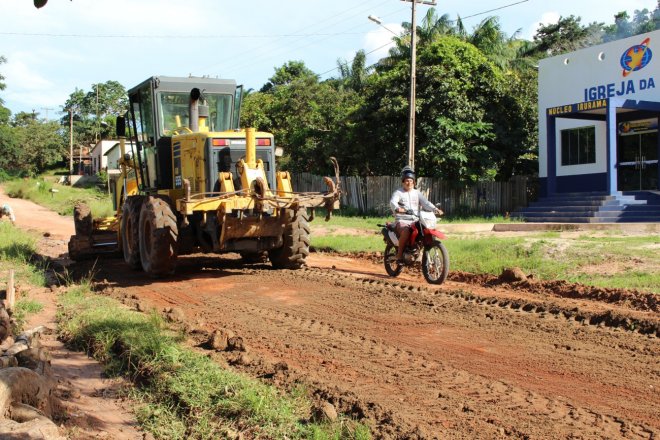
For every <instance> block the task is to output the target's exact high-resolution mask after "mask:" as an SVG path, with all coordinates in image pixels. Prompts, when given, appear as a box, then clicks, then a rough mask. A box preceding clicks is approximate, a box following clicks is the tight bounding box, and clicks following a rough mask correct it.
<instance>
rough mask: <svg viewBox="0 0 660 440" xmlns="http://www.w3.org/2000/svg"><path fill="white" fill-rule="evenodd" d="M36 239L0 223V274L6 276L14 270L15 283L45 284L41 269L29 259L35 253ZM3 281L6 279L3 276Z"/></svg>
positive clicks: (7, 224) (9, 224)
mask: <svg viewBox="0 0 660 440" xmlns="http://www.w3.org/2000/svg"><path fill="white" fill-rule="evenodd" d="M36 243H37V238H36V236H35V235H33V234H30V233H28V232H25V231H22V230H21V229H18V228H16V227H14V226H12V225H11V223H9V222H5V221H2V222H0V272H2V273H3V274H6V273H8V272H9V270H10V269H13V270H14V277H15V280H16V282H19V283H23V282H24V283H26V284H29V285H33V286H43V285H45V284H46V278H45V276H44V272H43V269H44V268H43V267H41V266H39V265H38V264H36V263H33V262H32V260H31V257H32V255H33V254H34V253H36V249H37V244H36ZM2 279H3V280H6V279H7V277H5V276H3V277H2Z"/></svg>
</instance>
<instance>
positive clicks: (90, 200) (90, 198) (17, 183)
mask: <svg viewBox="0 0 660 440" xmlns="http://www.w3.org/2000/svg"><path fill="white" fill-rule="evenodd" d="M4 188H5V192H6V193H7V194H8V195H9V196H10V197H17V198H21V199H28V200H31V201H33V202H34V203H37V204H39V205H41V206H45V207H46V208H48V209H51V210H53V211H55V212H57V213H58V214H60V215H72V214H73V207H74V206H75V204H76V203H78V202H84V203H86V204H87V205H88V206H89V207H90V209H91V210H92V215H93V216H94V217H95V218H96V217H109V216H112V215H113V214H114V210H113V209H112V201H111V200H110V197H109V196H108V194H106V193H104V192H101V191H99V190H97V189H96V188H75V187H71V186H68V185H60V184H59V183H53V182H51V181H49V180H47V179H19V180H10V181H8V182H6V183H4Z"/></svg>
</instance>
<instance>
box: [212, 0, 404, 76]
mask: <svg viewBox="0 0 660 440" xmlns="http://www.w3.org/2000/svg"><path fill="white" fill-rule="evenodd" d="M390 1H391V0H384V1H379V2H378V4H376V5H373V6H372V5H369V4H365V3H359V4H358V5H356V6H354V7H352V8H350V9H346V10H343V11H342V12H340V13H338V14H335V15H333V16H331V17H328V18H325V19H323V20H321V21H317V22H314V23H311V24H309V25H308V26H306V27H304V28H302V29H301V31H302V30H305V29H308V28H310V27H314V28H316V29H318V30H325V29H329V28H334V27H336V26H337V25H338V24H341V23H344V22H346V21H347V19H350V18H355V17H359V16H361V15H362V14H364V13H365V11H367V10H370V9H371V8H373V7H377V6H380V5H383V4H385V3H389V2H390ZM372 3H374V2H373V1H372ZM355 10H357V12H353V11H355ZM349 13H350V15H349V16H348V17H347V18H344V17H342V16H345V15H347V14H349ZM319 24H323V26H321V27H319ZM356 27H357V26H354V27H352V28H349V29H347V30H345V31H343V32H340V33H338V34H337V35H354V34H359V35H362V34H363V32H356V33H350V32H348V31H350V30H352V29H355V28H356ZM314 36H315V37H325V38H321V39H318V38H317V39H314V40H312V41H310V40H309V39H305V38H300V39H299V40H298V41H293V42H291V43H290V44H289V46H287V47H285V48H281V47H280V48H277V49H275V50H270V48H269V47H260V48H259V51H258V52H256V54H255V52H252V51H245V52H244V53H245V55H243V56H238V57H234V59H233V60H232V59H231V58H230V59H224V60H223V62H222V64H223V65H224V66H226V69H227V70H228V71H230V72H231V71H234V72H240V71H241V69H244V68H246V67H253V66H254V65H257V64H259V61H261V60H265V59H272V58H275V57H277V56H279V55H282V54H285V53H289V52H293V51H296V50H300V49H302V48H305V47H308V46H310V45H312V44H318V43H319V42H321V41H324V40H325V39H328V38H330V37H332V35H323V34H320V33H319V34H317V35H314ZM297 42H301V43H303V44H301V45H300V44H299V45H297V46H295V47H294V44H296V43H297ZM275 43H276V41H273V42H272V44H275ZM272 44H271V47H272ZM236 59H243V60H244V61H240V62H238V63H234V62H232V61H234V60H236ZM218 64H219V63H215V64H212V65H210V66H207V67H205V68H204V69H208V68H210V67H214V66H217V65H218ZM230 76H231V75H230Z"/></svg>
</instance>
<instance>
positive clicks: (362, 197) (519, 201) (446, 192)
mask: <svg viewBox="0 0 660 440" xmlns="http://www.w3.org/2000/svg"><path fill="white" fill-rule="evenodd" d="M291 180H292V183H293V188H294V190H295V191H304V192H306V191H326V187H325V184H324V183H323V179H322V178H321V177H319V176H315V175H312V174H308V173H300V174H292V175H291ZM536 185H537V179H536V178H535V177H528V176H514V177H513V178H512V179H511V180H509V181H508V182H480V183H476V184H474V185H472V186H467V187H462V188H456V186H455V185H451V184H449V183H448V182H446V181H443V180H440V179H435V178H431V177H420V178H418V179H417V188H418V189H419V190H420V191H421V192H422V193H423V194H424V195H425V196H426V198H428V199H429V200H430V201H431V202H432V203H440V205H441V207H442V210H443V211H444V212H445V214H446V215H456V216H490V215H504V216H506V215H507V214H508V213H511V212H513V211H515V210H516V209H518V208H523V207H526V206H527V205H528V203H529V202H530V201H532V200H533V199H534V198H535V194H536ZM400 186H401V181H400V179H399V177H393V176H374V177H359V176H347V177H341V189H342V196H341V206H342V207H351V208H354V209H356V210H357V211H358V212H360V213H377V214H380V215H386V214H389V213H390V207H389V202H390V197H391V196H392V193H393V192H394V190H395V189H397V188H399V187H400Z"/></svg>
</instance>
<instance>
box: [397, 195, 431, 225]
mask: <svg viewBox="0 0 660 440" xmlns="http://www.w3.org/2000/svg"><path fill="white" fill-rule="evenodd" d="M420 204H421V206H422V208H423V209H425V210H427V211H433V210H434V209H435V206H433V204H432V203H431V202H429V201H428V200H427V199H426V197H424V195H423V194H422V193H421V192H419V190H417V189H411V190H410V191H406V190H404V189H403V188H399V189H397V190H396V191H394V193H392V198H391V199H390V208H391V209H392V213H393V214H394V217H395V218H396V221H405V222H410V221H412V220H414V219H415V217H413V216H412V215H408V214H401V213H397V212H396V210H397V208H404V209H406V210H407V209H412V210H413V212H417V211H419V206H420Z"/></svg>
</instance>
